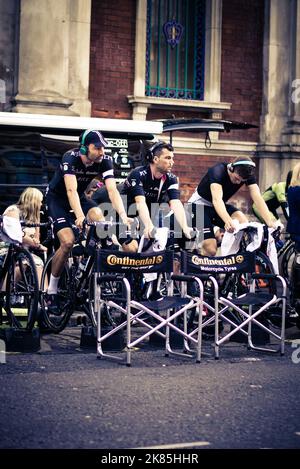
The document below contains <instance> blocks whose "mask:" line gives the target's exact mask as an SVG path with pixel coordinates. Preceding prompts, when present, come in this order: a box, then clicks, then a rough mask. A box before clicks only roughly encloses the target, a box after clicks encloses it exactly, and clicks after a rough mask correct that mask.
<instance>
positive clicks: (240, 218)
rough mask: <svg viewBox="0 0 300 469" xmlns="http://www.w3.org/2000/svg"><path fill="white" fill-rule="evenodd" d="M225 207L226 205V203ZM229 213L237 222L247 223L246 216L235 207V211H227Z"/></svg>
mask: <svg viewBox="0 0 300 469" xmlns="http://www.w3.org/2000/svg"><path fill="white" fill-rule="evenodd" d="M226 207H228V205H227V206H226ZM229 215H230V216H231V218H232V219H233V220H237V221H238V222H239V223H247V222H248V218H247V217H246V215H245V214H244V213H243V212H241V211H240V210H237V209H235V211H234V212H233V213H229Z"/></svg>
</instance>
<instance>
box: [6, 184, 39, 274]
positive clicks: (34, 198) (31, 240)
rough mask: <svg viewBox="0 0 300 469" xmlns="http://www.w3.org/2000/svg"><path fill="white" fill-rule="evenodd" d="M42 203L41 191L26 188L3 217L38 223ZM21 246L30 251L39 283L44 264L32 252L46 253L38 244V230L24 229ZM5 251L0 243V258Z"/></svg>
mask: <svg viewBox="0 0 300 469" xmlns="http://www.w3.org/2000/svg"><path fill="white" fill-rule="evenodd" d="M42 201H43V194H42V192H41V191H39V190H38V189H36V188H34V187H27V189H25V190H24V191H23V192H22V194H21V195H20V198H19V200H18V202H17V203H16V204H15V205H10V206H9V207H7V209H6V210H5V211H4V213H3V216H7V217H12V218H16V219H18V220H21V221H24V222H26V223H40V211H41V206H42ZM22 244H23V246H25V247H26V248H28V249H29V250H30V251H31V254H32V257H33V260H34V263H35V265H36V269H37V274H38V279H39V283H40V281H41V277H42V272H43V267H44V262H43V260H42V258H41V257H40V256H38V255H37V254H36V253H35V252H34V251H40V252H46V251H47V248H46V247H45V246H43V245H42V244H41V242H40V228H39V227H36V228H34V227H33V228H30V227H24V228H23V239H22ZM7 249H8V248H7V246H5V244H4V243H2V246H1V243H0V257H3V256H5V255H6V252H7Z"/></svg>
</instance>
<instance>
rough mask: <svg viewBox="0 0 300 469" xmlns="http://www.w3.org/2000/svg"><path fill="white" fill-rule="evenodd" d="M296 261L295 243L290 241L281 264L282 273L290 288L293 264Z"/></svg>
mask: <svg viewBox="0 0 300 469" xmlns="http://www.w3.org/2000/svg"><path fill="white" fill-rule="evenodd" d="M294 259H295V243H294V242H293V241H290V242H289V244H288V246H287V248H286V249H285V250H284V253H283V255H282V258H281V262H280V273H281V275H282V276H283V277H284V278H285V280H286V282H287V285H288V287H290V286H291V274H292V267H293V262H294Z"/></svg>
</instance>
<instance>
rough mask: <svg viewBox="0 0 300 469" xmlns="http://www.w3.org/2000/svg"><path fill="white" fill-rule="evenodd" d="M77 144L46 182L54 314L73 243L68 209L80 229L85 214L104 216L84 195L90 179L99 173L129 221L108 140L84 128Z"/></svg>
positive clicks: (50, 297)
mask: <svg viewBox="0 0 300 469" xmlns="http://www.w3.org/2000/svg"><path fill="white" fill-rule="evenodd" d="M79 140H80V147H79V148H75V149H73V150H70V151H68V152H66V153H65V154H64V155H63V157H62V162H61V164H60V165H59V167H58V169H57V170H56V172H55V174H54V176H53V178H52V180H51V181H50V183H49V187H48V191H47V204H48V209H49V214H50V216H51V217H52V218H53V220H54V229H55V232H56V234H57V236H58V239H59V242H60V247H59V249H58V250H57V251H56V253H55V256H54V258H53V261H52V272H51V276H50V282H49V286H48V290H47V293H48V303H49V307H50V308H51V310H52V312H53V314H55V313H57V314H59V305H58V296H57V286H58V281H59V278H60V275H61V273H62V271H63V268H64V265H65V263H66V261H67V259H68V256H69V253H70V251H71V249H72V247H73V244H74V233H73V230H72V228H71V225H72V221H73V220H74V217H73V219H72V218H71V216H70V210H73V212H74V216H75V225H76V226H77V227H78V228H79V229H82V226H83V221H84V219H85V217H87V219H88V220H90V221H100V220H103V214H102V212H101V210H100V209H99V208H98V207H97V204H96V203H95V202H93V201H92V200H90V199H87V198H86V196H85V194H84V191H85V189H86V188H87V186H88V184H89V183H90V181H91V180H92V179H94V178H95V177H96V176H97V177H99V176H100V177H102V178H103V179H104V184H105V186H106V188H107V191H108V197H109V199H110V201H111V203H112V205H113V207H114V208H115V210H116V211H117V212H118V214H119V216H120V218H121V220H122V222H123V223H125V224H128V223H130V221H131V220H130V219H128V217H127V215H126V212H125V209H124V205H123V202H122V199H121V197H120V194H119V192H118V190H117V187H116V182H115V179H114V170H113V162H112V159H111V157H110V156H107V155H105V154H104V148H105V147H106V146H107V142H106V140H105V139H104V137H103V135H102V134H101V132H99V131H97V130H86V131H85V132H84V133H83V134H82V135H81V136H80V138H79Z"/></svg>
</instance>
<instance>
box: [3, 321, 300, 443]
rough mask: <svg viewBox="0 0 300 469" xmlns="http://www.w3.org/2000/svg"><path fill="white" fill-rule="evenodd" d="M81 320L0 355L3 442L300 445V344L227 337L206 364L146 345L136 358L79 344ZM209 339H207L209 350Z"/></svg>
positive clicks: (291, 336) (293, 332) (299, 334)
mask: <svg viewBox="0 0 300 469" xmlns="http://www.w3.org/2000/svg"><path fill="white" fill-rule="evenodd" d="M79 335H80V328H79V327H77V328H76V327H73V328H68V329H66V330H65V331H64V332H63V333H61V334H59V335H44V336H43V338H42V348H41V350H40V352H38V353H27V354H19V353H8V354H7V362H6V364H1V365H0V387H1V394H2V399H1V403H0V417H1V424H0V425H1V428H0V432H1V438H0V448H98V449H99V448H105V449H115V448H141V447H151V446H155V447H158V446H163V447H166V448H167V447H169V446H170V447H172V448H176V447H182V446H183V447H186V448H188V447H189V448H214V449H215V448H300V406H299V396H300V363H293V360H292V353H293V352H294V359H296V360H294V361H300V344H299V349H296V348H292V347H291V341H293V340H295V339H297V338H298V339H299V338H300V331H299V330H297V329H296V328H295V329H289V330H288V342H287V351H286V355H285V356H284V357H280V356H277V355H276V356H273V355H272V356H270V355H265V354H264V355H262V354H259V355H258V354H257V353H253V352H247V350H246V349H245V347H244V346H243V345H240V344H237V343H233V342H232V343H230V344H228V345H227V346H226V347H225V348H223V349H221V359H220V360H219V361H215V360H214V359H213V358H204V359H203V361H202V363H201V364H196V363H194V361H190V360H187V359H178V358H176V359H175V358H165V357H164V356H163V353H162V351H161V349H155V348H151V347H150V346H149V345H145V346H144V347H143V348H142V349H140V350H138V351H136V352H134V354H133V366H132V368H129V369H128V368H126V367H125V366H122V365H119V364H117V363H115V362H111V361H107V360H96V356H95V352H94V350H89V349H86V350H83V349H80V347H79ZM210 348H211V345H210V344H209V342H207V343H206V345H205V349H206V351H209V350H210Z"/></svg>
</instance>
